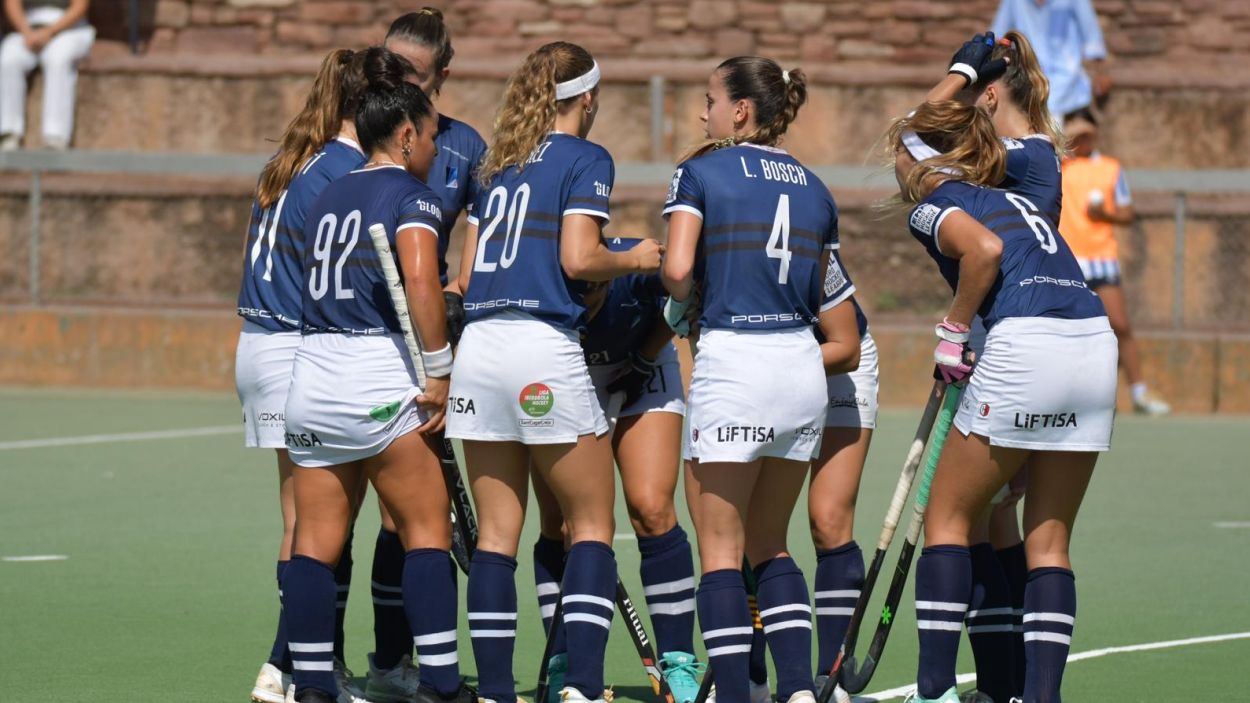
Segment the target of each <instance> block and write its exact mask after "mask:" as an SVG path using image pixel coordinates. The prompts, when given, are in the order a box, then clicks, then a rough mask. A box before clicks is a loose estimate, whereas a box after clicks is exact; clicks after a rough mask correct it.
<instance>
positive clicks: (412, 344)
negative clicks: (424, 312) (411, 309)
mask: <svg viewBox="0 0 1250 703" xmlns="http://www.w3.org/2000/svg"><path fill="white" fill-rule="evenodd" d="M369 238H370V239H372V240H373V248H374V250H376V251H377V254H378V263H379V264H380V265H381V266H382V277H383V278H385V279H386V290H387V292H388V293H390V295H391V303H392V304H393V305H394V306H395V316H396V317H398V318H399V329H400V330H401V331H403V333H404V346H406V347H408V356H410V357H411V358H412V365H413V368H414V369H415V370H416V373H417V382H418V383H419V384H420V385H421V387H422V388H424V387H425V363H424V361H422V358H421V344H420V343H419V342H418V341H417V335H416V332H414V331H413V329H412V318H411V317H410V316H409V314H408V299H407V298H406V297H405V296H404V283H403V281H401V280H399V269H398V268H397V267H396V266H395V255H394V254H393V253H392V252H391V242H390V239H388V238H387V236H386V226H385V225H383V224H382V223H380V222H375V223H373V224H371V225H369Z"/></svg>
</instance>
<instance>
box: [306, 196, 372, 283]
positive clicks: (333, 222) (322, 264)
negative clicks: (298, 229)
mask: <svg viewBox="0 0 1250 703" xmlns="http://www.w3.org/2000/svg"><path fill="white" fill-rule="evenodd" d="M360 218H361V215H360V211H359V210H352V211H351V213H350V214H348V215H347V217H344V218H343V223H342V226H340V225H339V218H338V216H337V215H335V214H334V213H332V212H328V213H326V215H325V217H322V218H321V221H320V222H318V223H317V239H316V240H315V241H314V242H313V258H314V259H316V260H317V261H316V263H314V264H313V267H312V269H311V270H310V271H309V272H308V293H309V294H310V295H311V296H312V297H313V300H321V299H322V298H323V297H325V294H326V293H327V292H328V291H329V290H330V254H331V253H332V252H331V250H332V249H333V248H334V240H336V239H337V240H338V244H339V245H340V246H342V247H343V251H342V252H341V253H340V254H339V260H338V261H337V262H336V263H335V264H334V299H335V300H351V299H352V298H355V297H356V292H355V291H353V290H352V289H351V288H346V287H344V286H343V264H345V263H347V257H349V256H351V253H352V250H353V249H355V248H356V242H357V241H359V239H360Z"/></svg>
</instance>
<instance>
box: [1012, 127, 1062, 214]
mask: <svg viewBox="0 0 1250 703" xmlns="http://www.w3.org/2000/svg"><path fill="white" fill-rule="evenodd" d="M1002 142H1003V146H1004V147H1006V148H1007V176H1006V177H1005V178H1003V182H1002V183H1000V184H999V187H1000V188H1002V189H1003V190H1009V191H1011V192H1013V193H1019V194H1020V195H1023V196H1024V197H1026V198H1028V199H1029V200H1030V201H1031V202H1032V203H1033V204H1034V205H1036V206H1037V207H1038V209H1040V210H1041V211H1042V214H1043V215H1045V216H1046V217H1047V218H1049V219H1050V223H1051V224H1052V225H1055V226H1056V227H1057V226H1058V225H1059V211H1060V209H1061V207H1062V206H1063V175H1062V173H1061V172H1060V170H1059V155H1058V154H1056V153H1055V146H1054V145H1053V144H1051V143H1050V140H1049V139H1047V138H1046V137H1045V136H1043V135H1040V134H1030V135H1029V136H1027V137H1023V138H1021V139H1010V138H1007V137H1003V139H1002Z"/></svg>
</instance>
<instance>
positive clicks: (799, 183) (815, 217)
mask: <svg viewBox="0 0 1250 703" xmlns="http://www.w3.org/2000/svg"><path fill="white" fill-rule="evenodd" d="M679 211H681V212H690V213H694V214H696V215H698V216H699V217H700V218H701V219H702V220H703V232H702V236H701V237H700V239H699V251H698V253H697V256H696V263H695V271H694V278H695V283H696V286H700V285H701V286H702V290H703V316H702V317H701V318H700V325H701V326H702V327H703V328H705V329H718V328H719V329H744V330H766V329H787V328H794V327H803V326H805V325H811V324H813V323H815V321H816V312H817V310H818V309H819V307H820V304H821V297H822V283H823V282H822V281H821V280H820V270H821V259H822V258H823V256H824V251H825V250H826V249H834V248H836V247H837V243H838V209H837V206H836V205H834V203H833V196H831V195H830V194H829V189H828V188H826V187H825V184H824V183H821V181H820V179H819V178H817V177H816V174H815V173H812V172H811V171H809V170H808V169H807V168H805V167H804V166H803V165H802V164H800V163H799V162H798V160H796V159H795V158H794V157H793V156H790V155H789V154H787V153H786V152H785V151H782V150H781V149H773V148H770V147H762V146H757V145H754V144H739V145H737V146H732V147H728V148H725V149H718V150H716V151H712V152H709V153H707V154H704V155H703V156H700V157H698V158H695V159H691V160H689V161H687V162H685V163H683V164H682V165H681V166H680V167H678V169H677V171H676V172H675V173H674V174H673V181H672V184H671V185H670V186H669V191H668V199H667V201H666V204H665V207H664V215H665V216H666V217H667V216H668V215H671V214H672V213H674V212H679Z"/></svg>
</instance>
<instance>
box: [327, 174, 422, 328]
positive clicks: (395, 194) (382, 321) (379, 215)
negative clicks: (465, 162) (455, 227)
mask: <svg viewBox="0 0 1250 703" xmlns="http://www.w3.org/2000/svg"><path fill="white" fill-rule="evenodd" d="M442 223H443V213H442V207H441V206H440V205H439V202H438V195H437V194H435V193H434V191H432V190H430V188H429V187H428V186H426V185H425V184H424V183H422V182H421V181H419V180H417V179H416V178H414V177H413V176H412V175H411V174H409V173H408V172H407V171H405V170H404V169H403V168H402V167H400V166H379V167H375V168H369V169H361V170H358V171H352V172H351V173H349V174H347V175H346V176H343V177H342V178H340V179H339V180H337V181H335V182H333V183H331V184H330V185H329V187H327V188H326V189H325V191H324V192H322V194H321V197H320V198H318V199H317V202H316V203H315V204H314V205H313V207H312V210H310V211H309V213H308V222H307V224H305V226H304V239H305V241H306V242H307V246H306V247H305V248H304V270H305V271H306V272H307V273H306V275H305V277H304V280H305V285H304V334H317V333H326V332H328V333H336V334H400V333H401V332H402V330H401V329H400V327H399V320H398V318H397V317H396V316H395V306H394V304H393V303H392V302H391V297H390V292H389V291H388V290H387V285H386V278H385V276H383V274H382V267H381V264H380V263H379V261H380V260H379V259H378V252H377V250H376V249H374V248H373V241H372V239H370V237H369V227H371V226H373V225H374V224H381V225H382V226H384V227H386V236H387V239H389V240H390V242H391V247H392V251H393V250H394V246H395V236H396V235H397V234H398V233H399V232H401V231H403V230H406V229H409V228H415V229H416V230H418V232H417V236H421V237H423V236H427V235H428V236H432V237H437V236H438V231H439V228H440V227H441V226H442ZM401 274H402V272H401Z"/></svg>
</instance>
